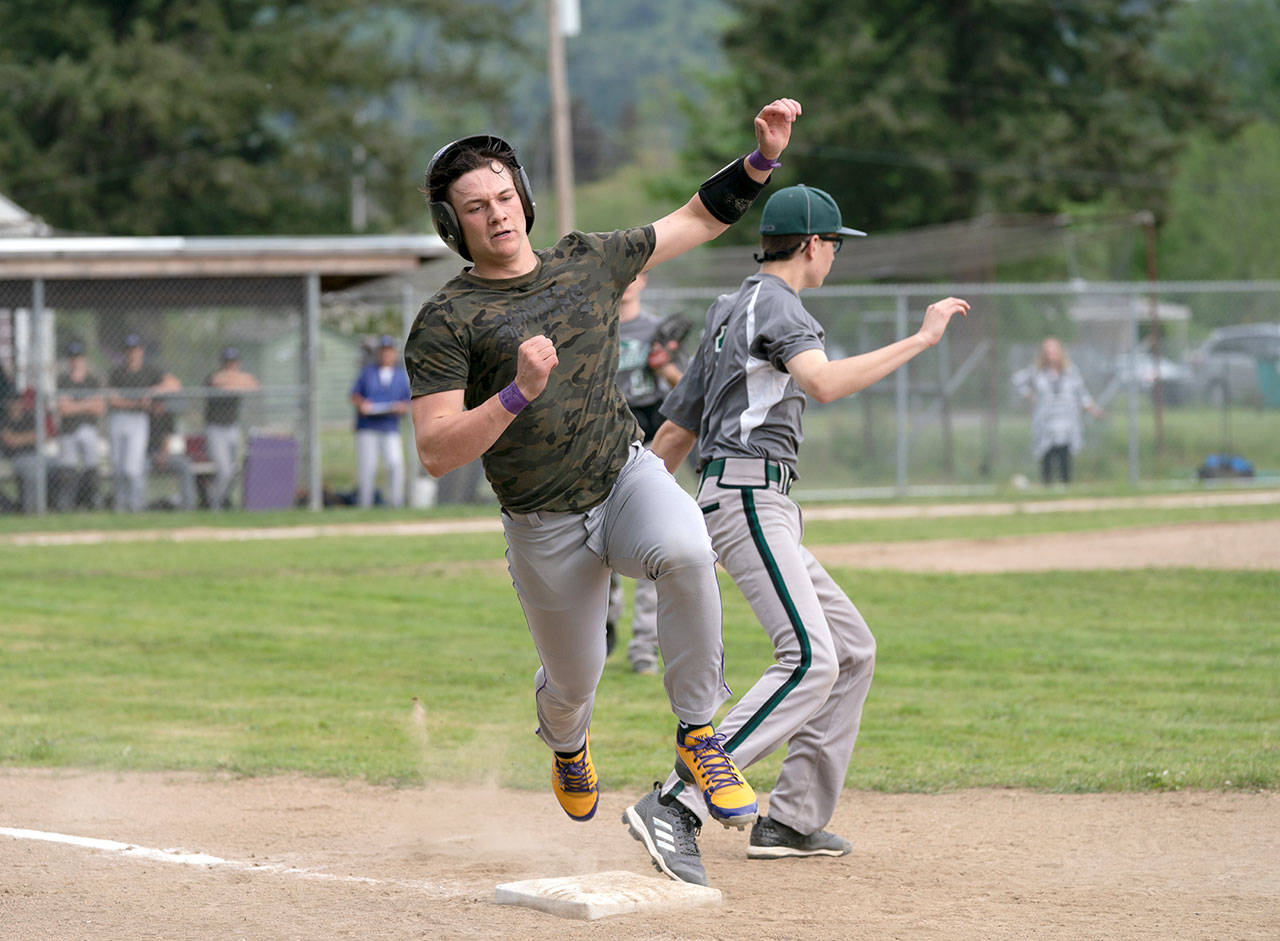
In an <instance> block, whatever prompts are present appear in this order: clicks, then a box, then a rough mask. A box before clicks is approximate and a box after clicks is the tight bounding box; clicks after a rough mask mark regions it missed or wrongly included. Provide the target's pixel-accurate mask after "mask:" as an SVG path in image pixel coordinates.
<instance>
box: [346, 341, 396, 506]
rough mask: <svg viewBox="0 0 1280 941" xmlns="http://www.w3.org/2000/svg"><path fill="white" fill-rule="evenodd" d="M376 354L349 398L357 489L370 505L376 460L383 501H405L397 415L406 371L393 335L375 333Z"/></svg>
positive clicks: (361, 500)
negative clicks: (382, 473)
mask: <svg viewBox="0 0 1280 941" xmlns="http://www.w3.org/2000/svg"><path fill="white" fill-rule="evenodd" d="M376 357H377V358H376V360H375V361H374V362H372V363H370V364H369V365H367V366H365V367H364V369H362V370H360V375H359V376H357V377H356V381H355V385H353V386H352V387H351V404H353V405H354V406H355V407H356V493H357V502H358V503H359V505H360V506H373V494H374V484H375V482H376V481H377V478H378V463H379V461H381V462H382V463H383V464H385V465H386V467H387V490H388V497H387V502H388V503H390V504H391V505H392V506H404V447H403V445H402V444H401V442H400V416H402V415H404V414H405V413H406V412H408V411H409V400H410V395H409V376H408V374H406V373H405V371H404V366H403V364H402V363H401V361H400V350H399V348H398V346H397V344H396V341H395V338H394V337H391V336H385V335H384V336H382V337H380V338H379V339H378V349H377V354H376Z"/></svg>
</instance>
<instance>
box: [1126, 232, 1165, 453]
mask: <svg viewBox="0 0 1280 941" xmlns="http://www.w3.org/2000/svg"><path fill="white" fill-rule="evenodd" d="M1138 221H1139V222H1141V223H1142V231H1143V235H1144V236H1145V241H1146V255H1147V283H1148V284H1150V285H1151V291H1150V293H1149V294H1148V297H1149V298H1150V303H1151V306H1150V312H1151V361H1152V362H1153V363H1154V364H1155V375H1154V376H1152V378H1151V407H1152V414H1153V417H1154V418H1155V425H1156V459H1157V460H1159V459H1160V458H1162V457H1163V456H1164V384H1163V383H1162V382H1161V380H1160V356H1161V350H1160V301H1159V298H1157V297H1156V214H1155V213H1154V212H1151V211H1149V210H1146V211H1143V212H1140V213H1138ZM1133 378H1134V381H1135V382H1136V381H1137V378H1138V377H1137V376H1134V377H1133Z"/></svg>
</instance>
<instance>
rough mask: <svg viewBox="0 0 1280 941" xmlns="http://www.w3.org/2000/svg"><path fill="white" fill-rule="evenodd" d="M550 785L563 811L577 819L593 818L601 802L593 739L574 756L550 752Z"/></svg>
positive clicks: (587, 741)
mask: <svg viewBox="0 0 1280 941" xmlns="http://www.w3.org/2000/svg"><path fill="white" fill-rule="evenodd" d="M551 789H552V790H553V791H555V792H556V800H558V801H559V802H560V806H561V807H563V808H564V812H565V813H566V814H568V815H569V816H570V817H572V818H573V819H574V820H590V819H591V818H592V817H593V816H595V812H596V805H597V804H599V802H600V787H599V783H598V779H597V778H596V768H595V765H593V764H592V763H591V739H590V737H588V738H587V740H586V742H585V743H584V744H583V746H582V751H580V752H578V753H577V754H576V755H574V756H573V757H572V758H561V757H560V756H559V755H556V754H552V756H551Z"/></svg>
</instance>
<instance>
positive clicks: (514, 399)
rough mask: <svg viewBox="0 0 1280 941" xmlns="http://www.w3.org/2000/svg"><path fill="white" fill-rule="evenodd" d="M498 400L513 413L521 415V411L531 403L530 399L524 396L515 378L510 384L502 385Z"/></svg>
mask: <svg viewBox="0 0 1280 941" xmlns="http://www.w3.org/2000/svg"><path fill="white" fill-rule="evenodd" d="M498 401H499V402H501V403H502V407H503V408H505V409H506V410H507V411H508V412H510V413H511V414H512V415H519V414H520V411H521V410H522V409H523V408H524V407H525V406H526V405H528V404H529V400H528V399H526V398H525V397H524V393H523V392H521V391H520V387H519V386H518V385H516V384H515V380H512V381H511V384H510V385H506V386H503V387H502V391H500V392H499V393H498Z"/></svg>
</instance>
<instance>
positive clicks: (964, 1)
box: [702, 0, 1226, 231]
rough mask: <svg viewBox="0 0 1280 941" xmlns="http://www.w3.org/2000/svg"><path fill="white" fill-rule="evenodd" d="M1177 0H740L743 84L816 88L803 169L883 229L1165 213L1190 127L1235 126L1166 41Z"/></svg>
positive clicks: (802, 133)
mask: <svg viewBox="0 0 1280 941" xmlns="http://www.w3.org/2000/svg"><path fill="white" fill-rule="evenodd" d="M1175 2H1176V0H1130V2H1124V3H1101V2H1092V0H1089V2H1086V0H1071V2H1067V0H1057V2H1038V0H893V2H884V0H876V2H872V0H843V2H841V3H839V4H833V3H828V2H823V0H786V2H782V0H729V2H728V5H729V6H730V7H731V8H733V9H734V10H736V11H737V13H738V14H739V18H738V21H737V23H736V25H734V26H733V27H731V28H730V29H729V30H728V32H727V33H726V35H725V38H724V43H725V49H726V53H727V55H728V58H729V61H730V64H731V67H732V70H733V74H732V80H731V89H730V92H729V95H728V96H727V97H728V98H729V99H730V101H731V104H732V109H733V110H740V106H744V105H745V106H748V107H750V106H755V107H758V106H759V104H760V103H762V102H764V101H767V100H769V99H770V98H772V97H776V96H779V95H786V96H789V97H793V98H796V99H799V100H800V102H801V103H802V105H803V106H804V109H805V114H804V117H803V118H802V122H803V123H802V124H801V125H800V126H799V127H798V128H797V132H796V137H795V146H794V147H793V149H792V150H791V151H790V152H789V156H788V158H787V161H786V162H787V163H788V164H789V166H788V168H787V171H786V173H787V178H788V179H790V180H803V181H806V182H809V183H812V184H813V185H816V186H821V187H823V188H824V189H828V190H830V191H831V192H832V193H833V195H835V196H836V197H837V199H838V200H839V201H840V203H841V205H842V207H845V214H846V215H848V216H849V217H850V220H849V221H850V222H852V223H854V224H857V225H860V226H864V227H868V228H871V229H874V230H878V231H882V230H885V229H893V228H900V227H906V226H913V225H922V224H926V223H935V222H945V221H952V220H957V219H963V218H968V217H972V216H974V215H978V214H981V213H984V212H993V211H1033V212H1044V211H1054V210H1056V209H1058V208H1059V207H1061V206H1063V205H1065V204H1067V203H1069V202H1075V203H1082V202H1091V201H1098V200H1100V199H1103V198H1104V197H1107V196H1108V195H1109V194H1110V195H1111V196H1112V197H1115V202H1117V203H1119V204H1122V205H1127V206H1129V207H1132V208H1155V209H1157V210H1158V209H1159V208H1161V200H1162V197H1163V194H1164V188H1165V185H1166V182H1167V177H1168V175H1169V173H1170V170H1171V167H1172V165H1173V162H1174V160H1175V159H1176V157H1177V155H1178V153H1179V151H1180V149H1181V148H1182V147H1183V145H1184V141H1185V139H1186V135H1187V133H1188V131H1189V130H1190V129H1192V128H1195V127H1198V126H1203V125H1215V126H1219V127H1225V125H1226V122H1225V120H1224V118H1223V114H1222V109H1221V96H1220V95H1219V94H1218V93H1217V91H1216V90H1215V88H1214V86H1213V85H1212V84H1211V83H1210V82H1209V80H1208V79H1206V78H1204V77H1202V76H1201V75H1198V74H1186V73H1185V72H1181V71H1175V70H1173V69H1171V68H1169V67H1168V66H1167V65H1166V64H1165V63H1164V62H1162V61H1161V60H1159V59H1158V58H1157V57H1156V56H1154V55H1153V54H1152V51H1151V47H1152V42H1153V38H1154V37H1155V36H1156V35H1157V32H1158V30H1159V29H1160V27H1161V25H1162V24H1163V23H1164V22H1165V20H1166V18H1167V15H1168V12H1169V10H1170V8H1171V6H1172V5H1173V4H1174V3H1175ZM707 124H708V126H714V122H707ZM731 146H733V145H731ZM702 150H703V151H704V153H703V155H702V156H703V157H704V161H705V158H706V157H709V156H710V154H714V155H715V157H716V158H717V159H723V158H728V157H730V156H732V153H731V150H730V149H729V148H724V147H721V146H718V145H717V141H716V140H715V139H714V137H712V136H704V138H703V140H702Z"/></svg>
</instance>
